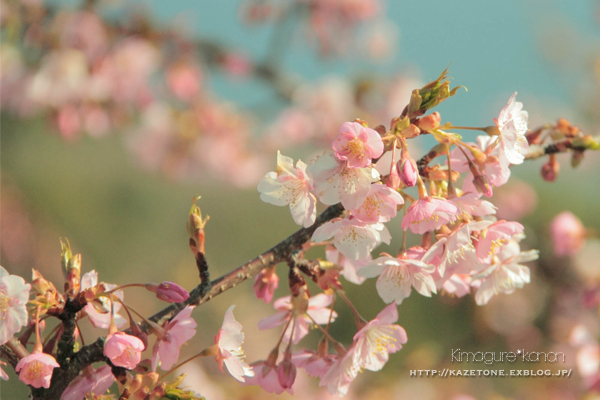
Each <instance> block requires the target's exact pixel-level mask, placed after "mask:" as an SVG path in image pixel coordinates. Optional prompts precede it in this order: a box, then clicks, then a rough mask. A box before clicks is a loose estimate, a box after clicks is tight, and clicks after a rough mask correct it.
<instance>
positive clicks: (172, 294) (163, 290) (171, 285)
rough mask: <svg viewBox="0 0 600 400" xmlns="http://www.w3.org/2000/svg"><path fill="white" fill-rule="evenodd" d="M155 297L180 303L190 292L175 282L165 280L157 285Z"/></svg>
mask: <svg viewBox="0 0 600 400" xmlns="http://www.w3.org/2000/svg"><path fill="white" fill-rule="evenodd" d="M156 297H158V298H159V299H160V300H163V301H166V302H169V303H181V302H182V301H186V300H187V299H188V298H189V297H190V294H189V293H188V291H187V290H185V289H184V288H182V287H181V286H179V285H178V284H176V283H175V282H168V281H166V282H162V283H161V284H160V285H158V289H157V290H156Z"/></svg>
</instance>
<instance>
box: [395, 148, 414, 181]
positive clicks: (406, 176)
mask: <svg viewBox="0 0 600 400" xmlns="http://www.w3.org/2000/svg"><path fill="white" fill-rule="evenodd" d="M407 153H408V152H406V150H403V151H402V158H401V159H400V161H398V164H396V165H397V168H398V174H399V175H400V180H401V181H402V183H404V184H405V185H406V186H411V187H412V186H415V185H416V184H417V176H418V175H419V169H418V168H417V163H416V162H415V160H413V159H412V158H410V156H408V155H406V156H405V154H407Z"/></svg>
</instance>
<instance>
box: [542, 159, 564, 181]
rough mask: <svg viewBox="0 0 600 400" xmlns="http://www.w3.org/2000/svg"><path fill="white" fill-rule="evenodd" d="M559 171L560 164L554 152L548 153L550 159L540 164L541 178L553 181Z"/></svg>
mask: <svg viewBox="0 0 600 400" xmlns="http://www.w3.org/2000/svg"><path fill="white" fill-rule="evenodd" d="M559 171H560V164H559V163H558V161H556V156H555V155H554V154H551V155H550V159H549V160H548V162H547V163H546V164H544V165H542V178H543V179H544V180H545V181H547V182H554V181H555V180H556V177H557V176H558V172H559Z"/></svg>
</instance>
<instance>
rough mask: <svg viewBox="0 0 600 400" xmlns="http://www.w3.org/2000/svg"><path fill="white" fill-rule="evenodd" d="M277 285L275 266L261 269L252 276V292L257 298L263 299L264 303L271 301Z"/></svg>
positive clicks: (277, 277)
mask: <svg viewBox="0 0 600 400" xmlns="http://www.w3.org/2000/svg"><path fill="white" fill-rule="evenodd" d="M277 286H279V276H277V273H275V268H265V269H262V270H261V271H260V272H259V273H258V274H256V277H255V278H254V294H255V295H256V298H257V299H263V300H264V301H265V303H270V302H271V300H272V299H273V293H275V289H277Z"/></svg>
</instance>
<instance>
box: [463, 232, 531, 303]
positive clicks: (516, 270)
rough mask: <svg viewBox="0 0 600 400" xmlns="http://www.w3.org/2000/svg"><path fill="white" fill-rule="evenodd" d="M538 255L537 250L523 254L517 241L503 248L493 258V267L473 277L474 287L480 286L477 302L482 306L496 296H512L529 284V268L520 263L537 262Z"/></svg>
mask: <svg viewBox="0 0 600 400" xmlns="http://www.w3.org/2000/svg"><path fill="white" fill-rule="evenodd" d="M538 254H539V252H538V251H537V250H530V251H524V252H522V251H521V247H520V246H519V243H518V242H516V241H515V240H511V241H510V242H509V243H507V244H506V245H505V246H503V248H502V251H501V252H500V253H499V254H497V255H496V256H495V257H494V258H493V262H492V265H491V266H490V267H489V268H487V269H485V270H484V271H483V272H481V273H480V274H478V275H476V276H474V277H473V279H474V281H475V282H474V284H473V285H474V286H475V285H476V284H479V287H478V289H477V292H476V293H475V302H476V303H477V304H478V305H480V306H481V305H484V304H487V303H488V301H490V299H491V298H492V297H493V296H494V295H497V294H499V293H505V294H510V293H512V292H514V291H515V289H520V288H522V287H523V286H524V285H525V284H526V283H529V280H530V272H529V268H527V267H526V266H524V265H520V264H519V263H521V262H528V261H533V260H537V259H538Z"/></svg>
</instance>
